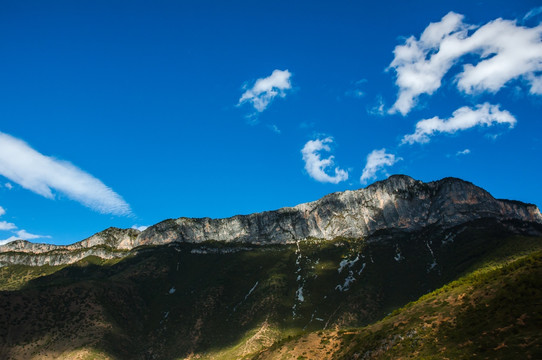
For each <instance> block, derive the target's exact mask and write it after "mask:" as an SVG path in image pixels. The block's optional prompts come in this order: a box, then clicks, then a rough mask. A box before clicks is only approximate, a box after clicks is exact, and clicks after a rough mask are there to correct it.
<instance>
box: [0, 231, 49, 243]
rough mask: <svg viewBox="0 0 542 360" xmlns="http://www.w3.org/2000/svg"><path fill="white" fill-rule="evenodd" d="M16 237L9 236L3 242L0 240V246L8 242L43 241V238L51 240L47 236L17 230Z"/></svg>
mask: <svg viewBox="0 0 542 360" xmlns="http://www.w3.org/2000/svg"><path fill="white" fill-rule="evenodd" d="M14 233H15V234H17V235H16V236H10V237H9V238H7V239H5V240H0V245H4V244H7V243H8V242H12V241H15V240H35V239H43V238H51V237H50V236H49V235H36V234H31V233H29V232H28V231H26V230H19V231H15V232H14Z"/></svg>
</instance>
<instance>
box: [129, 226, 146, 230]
mask: <svg viewBox="0 0 542 360" xmlns="http://www.w3.org/2000/svg"><path fill="white" fill-rule="evenodd" d="M147 228H148V226H146V225H141V226H138V225H132V229H135V230H139V231H145V230H147Z"/></svg>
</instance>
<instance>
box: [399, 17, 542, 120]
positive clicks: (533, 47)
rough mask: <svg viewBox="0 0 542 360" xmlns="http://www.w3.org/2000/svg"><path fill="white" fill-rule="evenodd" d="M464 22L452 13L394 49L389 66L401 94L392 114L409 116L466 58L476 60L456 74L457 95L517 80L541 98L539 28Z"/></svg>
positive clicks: (541, 30)
mask: <svg viewBox="0 0 542 360" xmlns="http://www.w3.org/2000/svg"><path fill="white" fill-rule="evenodd" d="M463 18H464V17H463V15H460V14H457V13H454V12H450V13H448V14H447V15H445V16H444V17H443V18H442V19H441V21H439V22H436V23H431V24H429V26H427V28H426V29H425V30H424V31H423V33H422V34H421V36H420V38H419V39H416V38H415V37H414V36H411V37H409V38H408V39H407V40H406V41H405V43H404V45H399V46H396V47H395V50H394V55H395V56H394V59H393V61H392V63H391V64H390V66H389V68H390V69H393V70H395V72H396V75H397V79H396V85H397V86H398V87H399V92H398V98H397V100H396V102H395V104H394V105H393V106H392V108H391V109H390V110H389V112H390V113H395V112H400V113H401V114H402V115H406V114H407V113H408V112H410V110H411V109H412V108H413V107H414V106H415V105H416V102H417V98H418V97H419V96H420V95H422V94H428V95H431V94H433V93H434V92H435V91H436V90H437V89H439V88H440V86H441V84H442V78H443V77H444V76H445V75H446V73H448V71H449V70H450V69H451V68H452V66H453V65H455V64H456V63H457V62H458V61H459V60H460V59H461V58H463V57H464V56H466V55H472V58H474V59H478V60H479V61H478V62H476V63H466V64H465V65H464V66H463V69H462V71H460V72H459V73H458V74H457V76H456V78H455V80H456V85H457V88H458V89H459V90H460V91H462V92H464V93H467V94H473V93H480V92H491V93H495V92H497V91H499V90H500V89H501V88H502V87H503V86H505V84H506V83H507V82H509V81H510V80H513V79H518V78H519V79H522V80H523V81H525V82H526V83H528V84H529V85H530V90H529V91H530V93H531V94H542V78H541V76H540V75H539V72H540V71H542V39H541V37H542V25H538V26H536V27H532V28H528V27H525V26H519V25H517V23H516V21H513V20H503V19H501V18H499V19H495V20H493V21H490V22H488V23H487V24H485V25H483V26H481V27H478V28H477V27H476V26H473V25H469V24H466V23H464V22H463ZM475 29H476V30H475ZM473 30H475V31H474V32H472V31H473ZM471 32H472V33H471ZM468 59H470V58H468Z"/></svg>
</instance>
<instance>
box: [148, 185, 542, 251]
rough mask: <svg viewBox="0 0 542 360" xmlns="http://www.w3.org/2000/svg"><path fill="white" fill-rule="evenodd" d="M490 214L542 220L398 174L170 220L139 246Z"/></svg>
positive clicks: (353, 231)
mask: <svg viewBox="0 0 542 360" xmlns="http://www.w3.org/2000/svg"><path fill="white" fill-rule="evenodd" d="M485 217H491V218H497V219H503V220H504V219H518V220H523V221H531V222H542V216H541V214H540V211H539V209H538V208H537V207H536V206H534V205H529V204H524V203H521V202H516V201H507V200H497V199H495V198H493V197H492V196H491V195H490V194H489V193H488V192H487V191H485V190H483V189H481V188H479V187H477V186H475V185H473V184H471V183H469V182H466V181H463V180H460V179H454V178H446V179H443V180H440V181H435V182H430V183H423V182H421V181H417V180H414V179H412V178H410V177H408V176H402V175H395V176H391V177H390V178H389V179H387V180H384V181H380V182H377V183H375V184H373V185H371V186H369V187H367V188H365V189H361V190H355V191H345V192H340V193H334V194H330V195H327V196H325V197H323V198H322V199H320V200H317V201H314V202H310V203H306V204H301V205H298V206H295V207H293V208H282V209H279V210H276V211H267V212H262V213H257V214H251V215H246V216H243V215H239V216H234V217H231V218H227V219H210V218H201V219H189V218H179V219H175V220H166V221H163V222H161V223H159V224H156V225H154V226H151V227H149V228H148V229H147V230H145V231H144V232H142V233H141V234H140V235H139V236H138V238H137V242H138V244H139V245H146V244H163V243H169V242H173V241H186V242H201V241H206V240H217V241H241V242H251V243H264V244H265V243H288V242H293V241H296V240H299V239H305V238H307V237H314V238H320V239H329V240H330V239H334V238H336V237H339V236H343V237H353V238H359V237H365V236H368V235H370V234H372V233H374V232H375V231H377V230H382V229H390V228H397V229H402V230H418V229H421V228H423V227H425V226H428V225H435V224H436V225H440V226H442V227H451V226H455V225H458V224H461V223H464V222H467V221H471V220H476V219H480V218H485Z"/></svg>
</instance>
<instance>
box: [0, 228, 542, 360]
mask: <svg viewBox="0 0 542 360" xmlns="http://www.w3.org/2000/svg"><path fill="white" fill-rule="evenodd" d="M519 225H521V226H519ZM520 228H521V229H523V230H521V229H520ZM507 229H515V230H514V232H515V233H517V232H522V231H523V232H526V233H527V232H529V231H531V230H532V229H531V228H530V225H529V226H525V224H517V223H508V224H504V225H501V224H499V223H495V222H492V221H489V220H484V221H477V222H474V223H471V224H468V225H463V226H461V227H458V228H455V229H449V230H446V231H444V230H441V229H439V228H431V229H425V230H424V231H421V232H416V233H405V232H397V231H386V232H380V233H377V234H375V235H373V236H371V237H369V238H366V239H341V238H338V239H335V240H333V241H320V240H316V239H309V240H304V241H300V242H298V243H295V244H289V245H267V246H263V245H262V246H257V245H247V244H226V243H217V242H207V243H203V244H187V243H183V244H171V245H169V246H159V247H148V248H140V249H138V251H137V252H136V253H135V254H134V255H132V256H130V257H128V258H125V259H123V260H108V261H104V260H101V259H98V258H92V257H89V258H86V259H84V260H83V261H80V262H78V263H76V264H73V265H70V266H62V267H50V266H44V267H25V266H10V267H4V268H1V269H0V286H1V289H2V291H0V309H2V311H1V312H0V342H1V343H0V358H2V359H4V358H5V359H41V358H43V359H46V358H50V359H73V358H81V359H102V358H103V359H180V358H200V359H201V358H203V359H205V358H208V359H211V358H214V359H220V358H221V359H237V358H247V359H248V358H253V357H260V358H274V357H275V355H277V354H282V355H280V357H279V358H281V357H282V356H284V357H285V358H297V357H301V358H303V356H304V357H305V358H313V357H312V356H310V354H309V352H308V350H304V351H302V350H303V349H304V347H303V345H302V344H304V343H306V344H312V343H313V340H314V341H316V342H317V343H318V347H316V346H312V347H310V349H317V348H319V347H322V349H325V352H329V354H328V355H330V356H331V355H333V356H335V357H345V358H352V357H353V358H356V357H359V356H361V358H363V356H365V355H366V354H369V355H370V356H373V355H374V356H380V355H379V354H380V353H383V354H384V355H382V356H388V358H397V357H400V356H402V355H401V354H405V352H407V353H408V354H414V353H415V351H418V354H419V355H420V356H422V355H423V356H426V355H427V356H432V355H431V354H438V352H435V351H436V350H435V349H437V350H438V349H441V348H442V346H445V347H447V346H452V344H456V345H457V346H459V345H462V344H464V343H465V341H466V340H464V339H471V341H472V344H470V345H468V344H467V345H468V346H467V345H465V346H463V347H460V348H459V350H458V351H461V354H467V353H469V352H471V351H478V350H476V349H478V348H479V347H483V348H486V345H485V344H484V343H483V342H478V340H477V341H474V340H476V339H475V338H474V337H473V335H472V333H466V335H465V338H461V337H460V336H459V334H460V333H461V331H459V330H456V329H459V328H458V327H459V326H464V327H468V328H469V329H471V330H472V331H475V330H476V331H479V332H480V334H482V333H483V331H486V330H484V329H487V331H490V330H491V329H492V328H489V327H487V328H486V327H484V326H485V325H484V323H482V322H477V324H478V326H479V328H476V327H473V326H470V325H468V323H467V322H468V320H469V319H472V318H473V316H474V315H472V314H476V316H478V317H481V318H483V317H484V315H480V314H483V312H482V311H481V310H480V306H481V305H479V304H482V302H480V301H478V300H476V301H474V300H472V301H471V300H470V299H478V297H477V296H479V292H480V291H481V292H482V293H483V294H485V292H487V293H488V294H487V295H486V297H485V299H486V300H487V301H488V302H487V304H488V306H485V305H484V308H483V309H484V311H496V310H495V309H493V308H492V306H497V305H496V304H497V303H493V302H490V300H491V299H492V298H493V297H495V299H498V301H499V302H498V304H504V306H505V308H504V310H502V312H500V310H499V311H498V312H497V313H498V314H499V316H501V315H502V316H501V317H502V318H500V317H496V316H493V317H492V318H494V319H495V321H497V319H500V320H498V321H500V322H499V324H502V325H503V326H505V325H504V324H508V325H509V324H511V323H510V321H511V320H510V319H511V317H513V316H516V312H517V311H519V310H518V309H516V307H518V308H525V306H520V305H521V302H519V301H516V297H517V295H518V294H522V295H521V299H527V300H525V301H531V302H532V308H525V311H524V312H522V313H521V314H519V315H517V317H515V318H514V321H516V322H517V321H523V322H524V323H525V324H526V325H525V327H520V326H519V325H518V326H516V327H513V328H510V331H519V333H517V334H516V335H515V336H516V338H517V341H520V340H521V339H523V340H525V341H527V340H529V339H531V340H532V341H534V343H533V344H535V345H536V344H538V343H537V342H536V341H538V340H537V339H536V334H532V335H529V333H527V332H524V330H525V331H527V330H528V329H531V330H533V329H535V328H536V326H535V325H533V322H536V321H540V318H539V317H538V318H536V317H535V315H536V314H537V313H538V314H540V311H539V310H540V304H538V303H537V302H536V301H538V302H540V299H541V297H540V293H539V292H538V291H539V290H538V289H541V288H542V287H540V286H536V285H540V280H539V279H540V278H541V277H540V276H539V275H540V267H539V265H540V258H541V256H540V254H539V253H538V251H540V250H542V246H541V239H540V238H536V237H532V236H517V235H513V234H512V233H511V232H510V230H507ZM511 261H515V262H513V263H510V262H511ZM503 264H509V265H506V266H505V267H503V266H504V265H503ZM505 269H508V270H505ZM505 271H508V272H505ZM516 272H517V273H518V274H520V275H517V276H515V275H514V276H513V274H515V273H516ZM499 274H501V275H499ZM503 274H504V275H503ZM499 276H500V277H499ZM458 278H460V279H459V280H457V281H456V282H453V283H451V284H449V285H446V286H445V287H444V288H442V289H440V290H437V291H436V292H434V293H431V294H430V295H426V296H425V297H423V298H422V299H421V300H418V301H417V302H416V303H412V304H411V305H408V306H407V307H406V308H404V309H403V310H396V309H398V308H400V307H402V306H405V304H407V303H409V302H411V301H414V300H416V299H418V298H419V297H420V296H422V295H424V294H427V293H429V292H431V291H433V290H435V289H439V288H441V287H442V286H443V285H445V284H447V283H449V282H450V281H454V280H456V279H458ZM508 278H509V281H504V279H508ZM518 278H521V279H522V280H521V281H522V282H519V283H518V284H517V287H518V288H517V289H516V288H515V286H516V282H515V280H516V279H518ZM496 279H503V281H502V283H503V286H502V292H499V291H500V290H499V289H500V287H499V286H500V285H499V286H497V285H498V284H500V280H499V281H497V280H496ZM523 280H525V281H523ZM495 282H496V283H497V284H494V283H495ZM506 284H511V285H506ZM533 284H534V285H533ZM505 285H506V286H512V287H511V288H507V287H505ZM531 285H532V286H531ZM486 288H487V289H486ZM471 289H472V290H471ZM520 290H521V291H523V292H525V294H523V293H522V292H520ZM448 293H449V294H448ZM501 293H502V294H501ZM447 294H448V295H447ZM462 294H465V295H464V296H463V295H462ZM499 294H501V295H499ZM453 296H456V297H460V296H462V297H461V299H459V300H455V302H454V304H456V305H457V306H456V307H454V308H453V309H456V308H457V311H459V310H461V311H465V313H464V315H461V316H462V317H461V316H459V313H457V314H458V315H457V316H456V315H455V314H456V313H455V312H453V311H452V310H450V309H452V308H451V307H450V306H451V305H449V304H448V302H446V301H445V299H447V298H448V297H453ZM498 296H503V297H504V298H506V296H508V298H506V299H508V300H507V301H508V302H503V300H501V299H500V298H499V297H498ZM504 298H503V299H504ZM433 299H441V300H433ZM528 299H531V300H528ZM533 299H537V300H536V301H534V300H533ZM473 301H474V302H473ZM484 304H485V303H484ZM537 304H538V305H537ZM491 309H493V310H491ZM537 309H538V312H537V311H536V310H537ZM394 310H396V311H395V312H394V314H393V315H392V316H388V317H387V318H386V319H384V320H382V321H380V322H379V320H381V319H383V318H384V317H386V315H387V314H389V313H390V312H392V311H394ZM454 311H455V310H454ZM446 312H450V314H451V315H446V316H445V315H443V314H446ZM471 313H472V314H471ZM509 313H510V314H509ZM524 313H525V314H527V315H526V317H525V316H523V314H524ZM461 314H463V313H461ZM507 314H509V316H508V315H507ZM452 316H453V317H452ZM522 316H523V317H522ZM448 317H452V318H453V319H457V320H454V322H446V321H443V320H442V319H443V318H446V319H447V318H448ZM520 318H521V320H517V319H520ZM394 319H395V320H394ZM438 319H440V320H438ZM477 319H478V318H477ZM433 323H435V324H437V325H433ZM371 324H372V325H371ZM420 324H421V325H420ZM424 324H426V325H424ZM446 324H448V325H446ZM508 325H506V326H508ZM538 325H540V324H538ZM364 326H366V327H364ZM533 326H534V327H533ZM538 328H540V326H538ZM346 329H349V330H346ZM531 330H529V331H531ZM507 331H508V330H506V331H505V332H503V336H504V335H507V334H508V332H507ZM395 335H397V336H400V337H402V338H404V339H412V341H410V342H408V341H407V340H401V341H398V340H397V339H399V337H397V338H395V337H394V336H395ZM409 336H410V337H409ZM484 336H485V335H484ZM507 336H508V335H507ZM482 337H483V336H482ZM486 337H487V339H488V341H489V340H493V339H494V340H495V341H497V337H496V336H493V335H487V336H486ZM507 338H508V337H507ZM305 339H311V340H310V341H309V340H307V341H306V342H304V340H305ZM315 339H317V340H315ZM390 339H391V340H390ZM394 339H395V340H394ZM416 339H417V340H416ZM444 339H445V340H444ZM531 340H529V341H531ZM443 341H446V342H443ZM480 341H482V340H480ZM326 344H330V346H331V345H332V347H331V348H330V347H329V346H327V345H326ZM431 344H433V345H431ZM448 344H450V345H448ZM500 344H501V342H499V343H498V344H496V345H495V346H494V347H497V346H498V345H500ZM506 344H507V343H506V342H505V345H506ZM518 344H519V343H518ZM535 345H532V346H531V345H529V349H531V350H532V351H534V350H536V347H533V346H535ZM507 346H508V347H510V346H511V345H507ZM517 346H519V345H517ZM386 347H390V348H393V349H394V350H393V351H395V353H393V352H389V351H382V349H384V348H386ZM294 348H295V349H294ZM265 349H270V350H269V351H267V352H262V351H263V350H265ZM281 349H282V350H284V349H289V350H288V351H283V352H281V351H282V350H281ZM407 349H410V350H408V351H407ZM447 349H448V350H447V351H452V348H451V347H450V348H448V347H447ZM473 349H474V350H473ZM294 350H295V351H294ZM297 350H299V351H301V352H299V353H298V351H297ZM311 351H312V350H311ZM439 351H440V350H439ZM526 351H527V350H526ZM303 352H305V353H306V354H303ZM324 354H325V353H322V354H319V356H320V355H321V356H324ZM394 354H395V355H394ZM294 355H295V356H294ZM277 356H278V355H277ZM439 358H440V357H439ZM452 358H453V357H452Z"/></svg>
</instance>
